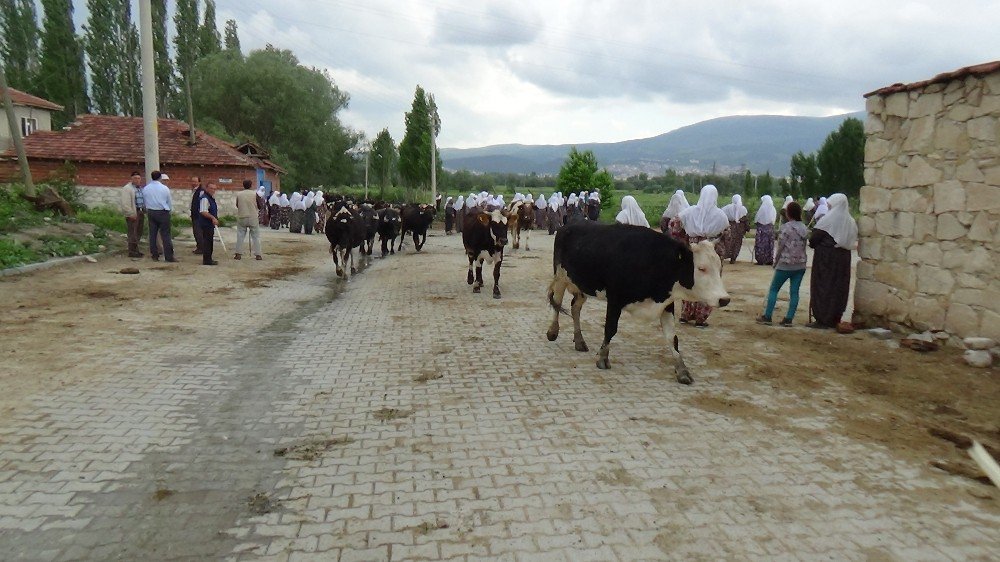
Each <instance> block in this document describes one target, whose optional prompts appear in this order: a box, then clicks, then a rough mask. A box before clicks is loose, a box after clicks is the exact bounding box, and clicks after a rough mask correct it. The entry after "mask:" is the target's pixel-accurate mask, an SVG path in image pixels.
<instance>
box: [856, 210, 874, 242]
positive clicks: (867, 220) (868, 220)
mask: <svg viewBox="0 0 1000 562" xmlns="http://www.w3.org/2000/svg"><path fill="white" fill-rule="evenodd" d="M858 234H859V235H860V236H861V237H866V236H871V235H872V234H875V219H874V218H873V217H871V216H868V215H865V216H862V217H861V218H859V219H858Z"/></svg>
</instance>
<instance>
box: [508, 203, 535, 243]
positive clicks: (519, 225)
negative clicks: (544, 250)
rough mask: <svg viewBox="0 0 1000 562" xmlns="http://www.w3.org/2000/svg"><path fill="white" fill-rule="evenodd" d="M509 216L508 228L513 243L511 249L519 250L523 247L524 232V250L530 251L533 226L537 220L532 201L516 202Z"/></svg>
mask: <svg viewBox="0 0 1000 562" xmlns="http://www.w3.org/2000/svg"><path fill="white" fill-rule="evenodd" d="M507 216H508V217H509V220H508V223H507V226H508V230H509V231H510V235H511V236H510V237H511V241H512V242H513V243H512V244H511V248H512V249H514V250H517V249H518V248H520V247H521V232H522V231H523V232H524V233H525V235H524V249H525V251H528V250H530V249H531V248H529V247H528V241H529V240H530V238H531V224H532V222H534V218H535V204H534V203H533V202H531V201H515V202H514V203H511V205H510V209H509V210H508V215H507Z"/></svg>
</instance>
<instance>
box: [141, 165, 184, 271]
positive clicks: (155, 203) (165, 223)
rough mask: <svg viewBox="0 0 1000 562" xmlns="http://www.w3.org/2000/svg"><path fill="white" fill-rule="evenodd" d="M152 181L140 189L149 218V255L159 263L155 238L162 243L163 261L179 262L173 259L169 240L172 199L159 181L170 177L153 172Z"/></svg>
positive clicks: (167, 189)
mask: <svg viewBox="0 0 1000 562" xmlns="http://www.w3.org/2000/svg"><path fill="white" fill-rule="evenodd" d="M150 177H152V178H153V181H151V182H149V183H148V184H146V187H144V188H142V195H143V199H144V200H145V203H146V214H147V215H148V216H149V253H150V255H151V256H152V257H153V261H160V254H159V252H158V249H157V247H156V237H157V236H159V237H160V239H161V240H162V241H163V257H164V260H165V261H168V262H177V261H180V260H178V259H177V258H175V257H174V243H173V240H171V239H170V211H171V210H173V208H174V202H173V198H172V197H171V196H170V188H169V187H167V186H165V185H163V183H161V181H160V180H167V179H170V177H169V176H168V175H167V174H164V173H161V172H160V171H159V170H153V173H152V174H150Z"/></svg>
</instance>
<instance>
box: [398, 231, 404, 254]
mask: <svg viewBox="0 0 1000 562" xmlns="http://www.w3.org/2000/svg"><path fill="white" fill-rule="evenodd" d="M403 242H406V231H405V230H404V231H402V232H400V233H399V247H398V248H396V251H397V252H402V251H403Z"/></svg>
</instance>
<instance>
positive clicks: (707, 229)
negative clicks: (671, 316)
mask: <svg viewBox="0 0 1000 562" xmlns="http://www.w3.org/2000/svg"><path fill="white" fill-rule="evenodd" d="M718 199H719V190H718V189H716V188H715V186H714V185H711V184H709V185H706V186H705V187H703V188H701V195H700V196H699V197H698V203H697V204H696V205H694V206H693V207H688V208H687V209H684V210H683V211H681V213H680V214H679V215H677V217H676V218H675V219H674V220H672V221H670V235H671V236H673V237H674V238H677V239H678V240H681V241H683V242H687V243H688V244H697V243H698V242H701V241H702V240H709V239H713V238H718V237H719V235H721V234H722V233H723V232H725V230H726V229H727V228H729V218H728V217H726V213H723V212H722V209H720V208H718V207H717V206H716V204H715V202H716V201H718ZM720 250H721V249H720V247H719V245H718V244H716V245H715V251H716V253H719V252H720ZM719 257H720V258H721V257H722V255H721V254H720V255H719ZM711 313H712V307H711V306H708V305H707V304H705V303H701V302H689V301H684V308H683V310H682V312H681V322H684V323H687V322H690V321H693V322H694V323H695V326H697V327H699V328H707V327H708V316H709V314H711Z"/></svg>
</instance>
